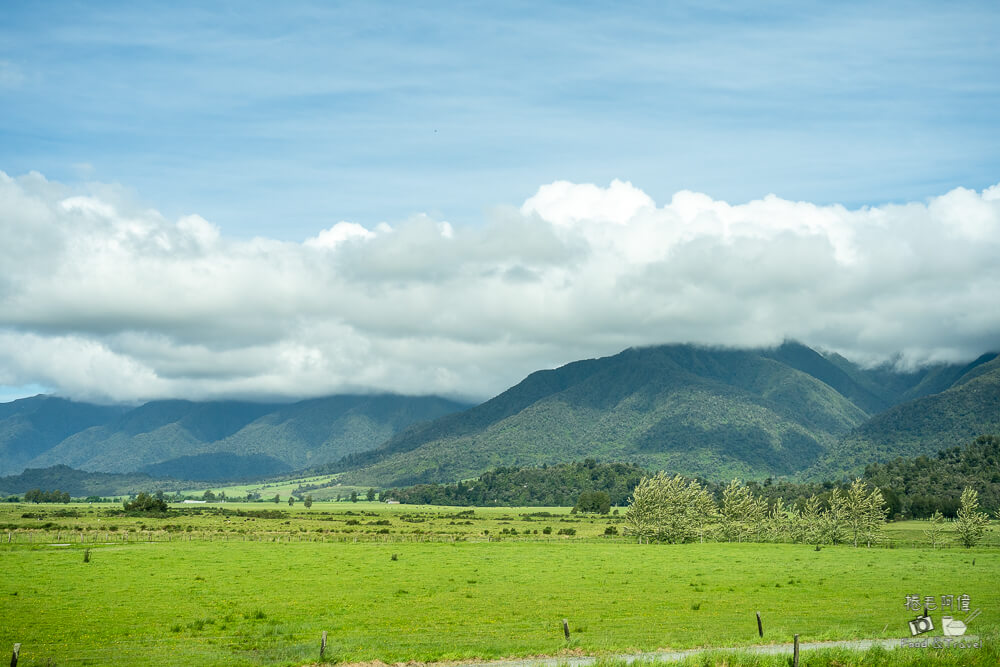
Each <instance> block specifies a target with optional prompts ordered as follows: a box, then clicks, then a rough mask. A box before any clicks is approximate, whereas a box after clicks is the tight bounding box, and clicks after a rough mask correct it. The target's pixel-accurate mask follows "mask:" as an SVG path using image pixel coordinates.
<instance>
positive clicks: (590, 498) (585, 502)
mask: <svg viewBox="0 0 1000 667" xmlns="http://www.w3.org/2000/svg"><path fill="white" fill-rule="evenodd" d="M573 511H575V512H594V513H596V514H607V513H608V512H610V511H611V496H609V495H608V493H607V491H584V492H583V493H581V494H580V497H579V498H577V500H576V506H575V507H573Z"/></svg>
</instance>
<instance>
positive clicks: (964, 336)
mask: <svg viewBox="0 0 1000 667" xmlns="http://www.w3.org/2000/svg"><path fill="white" fill-rule="evenodd" d="M0 239H2V241H3V242H2V243H0V265H2V267H3V271H2V272H0V385H8V386H18V385H28V384H40V385H42V386H45V387H49V388H51V389H52V390H53V391H55V392H57V393H59V394H62V395H65V396H70V397H74V398H79V399H86V400H97V401H131V400H142V399H152V398H162V397H173V396H183V397H186V398H211V397H243V398H247V397H250V398H265V397H266V398H277V397H302V396H310V395H313V396H315V395H323V394H330V393H335V392H348V391H376V390H377V391H396V392H402V393H407V394H430V393H435V394H445V395H450V396H457V397H469V398H485V397H488V396H490V395H493V394H495V393H497V392H499V391H502V390H503V389H505V388H506V387H508V386H510V385H512V384H513V383H515V382H516V381H518V380H519V379H520V378H521V377H523V376H524V375H525V374H526V373H527V372H530V371H532V370H535V369H537V368H542V367H553V366H555V365H558V364H561V363H565V362H568V361H570V360H573V359H578V358H584V357H592V356H598V355H602V354H607V353H610V352H615V351H617V350H619V349H621V348H623V347H627V346H636V345H646V344H655V343H665V342H687V341H697V342H699V343H707V344H722V345H738V346H759V345H767V344H772V343H777V342H780V341H781V340H782V339H785V338H794V339H799V340H803V341H806V342H809V343H810V344H811V345H813V346H821V347H826V348H829V349H832V350H836V351H840V352H842V353H844V354H845V355H847V356H849V357H851V358H853V359H862V360H868V361H872V362H874V361H879V360H884V359H888V358H891V357H892V356H893V355H894V354H896V353H900V354H901V355H902V356H901V357H900V358H899V360H900V362H901V363H903V364H911V365H912V364H920V363H923V362H927V361H935V360H949V361H954V360H960V359H965V358H972V357H974V356H976V355H977V354H978V353H980V352H983V351H985V350H988V349H993V348H996V347H997V346H998V342H1000V309H998V308H996V304H997V294H1000V266H998V264H997V262H996V257H997V256H998V254H1000V253H998V251H1000V185H998V186H993V187H992V188H988V189H986V190H984V191H982V192H976V191H971V190H965V189H956V190H952V191H951V192H948V193H946V194H944V195H942V196H940V197H936V198H933V199H931V200H929V201H926V202H912V203H905V204H888V205H883V206H876V207H866V208H862V209H858V210H848V209H846V208H844V207H841V206H819V205H814V204H810V203H808V202H792V201H786V200H783V199H780V198H778V197H774V196H767V197H764V198H763V199H760V200H756V201H752V202H749V203H745V204H730V203H727V202H724V201H718V200H714V199H712V198H711V197H710V196H708V195H706V194H701V193H695V192H687V191H683V192H678V193H677V194H675V195H674V196H673V198H672V199H671V201H669V202H666V203H665V204H662V205H657V203H656V202H654V201H653V200H652V199H651V198H650V197H649V196H647V195H646V194H645V193H643V192H642V191H640V190H638V189H636V188H634V187H633V186H632V185H631V184H629V183H623V182H620V181H614V182H612V183H611V184H610V185H609V186H608V187H600V186H596V185H587V184H572V183H566V182H557V183H552V184H550V185H546V186H543V187H541V188H539V190H538V191H537V193H536V194H534V195H533V196H532V197H530V198H529V199H528V200H527V201H526V202H524V204H523V205H522V206H520V207H519V208H514V207H509V208H500V209H497V210H495V211H493V212H492V213H491V214H490V215H489V216H488V219H487V220H486V221H485V222H484V223H482V224H459V223H457V222H454V221H451V222H449V221H444V220H436V219H432V218H430V217H427V216H416V217H413V218H411V219H409V220H405V221H402V222H395V223H392V224H387V223H383V224H380V225H378V226H374V227H372V228H365V227H363V226H361V225H359V224H356V223H352V222H339V223H337V224H334V225H331V226H330V227H329V228H328V229H325V230H320V231H318V232H317V234H316V235H315V236H313V237H312V238H308V239H305V240H303V242H301V243H294V242H287V241H277V240H271V239H266V238H252V239H245V238H230V237H227V236H225V235H223V234H222V233H220V230H219V229H218V228H217V227H216V226H214V225H213V224H212V223H211V222H209V221H206V220H204V219H202V218H201V217H199V216H197V215H189V216H185V217H181V218H179V219H176V220H170V219H166V218H165V217H164V216H162V215H161V214H159V213H158V212H156V211H154V210H149V209H148V208H146V207H144V206H142V205H140V204H137V203H136V201H135V198H134V196H131V195H129V194H128V193H126V192H125V191H123V190H122V189H121V188H119V187H112V186H100V185H94V186H91V187H90V188H89V189H88V190H87V191H86V192H83V191H78V190H71V189H69V188H67V187H65V186H63V185H61V184H59V183H55V182H51V181H48V180H46V179H45V178H44V177H43V176H41V175H39V174H35V173H32V174H28V175H26V176H22V177H19V178H12V177H9V176H7V175H6V174H3V173H2V172H0Z"/></svg>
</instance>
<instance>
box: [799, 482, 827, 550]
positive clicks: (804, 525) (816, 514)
mask: <svg viewBox="0 0 1000 667" xmlns="http://www.w3.org/2000/svg"><path fill="white" fill-rule="evenodd" d="M795 533H796V536H797V537H798V541H801V542H805V543H806V544H819V543H820V542H822V541H823V516H822V512H821V510H820V500H819V498H818V497H817V496H816V495H815V494H813V495H811V496H809V498H807V499H806V501H805V503H804V504H803V506H802V510H801V511H800V512H799V513H798V515H797V517H796V521H795Z"/></svg>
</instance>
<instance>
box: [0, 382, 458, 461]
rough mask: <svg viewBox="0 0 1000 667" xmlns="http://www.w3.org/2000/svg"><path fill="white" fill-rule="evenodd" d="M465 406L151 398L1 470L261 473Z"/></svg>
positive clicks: (431, 401) (364, 444) (323, 456)
mask: <svg viewBox="0 0 1000 667" xmlns="http://www.w3.org/2000/svg"><path fill="white" fill-rule="evenodd" d="M465 407H467V406H466V405H463V404H460V403H456V402H454V401H449V400H446V399H443V398H438V397H410V396H396V395H376V396H331V397H327V398H319V399H313V400H307V401H300V402H298V403H292V404H290V405H274V404H263V403H249V402H239V401H213V402H205V403H195V402H191V401H178V400H173V401H153V402H151V403H147V404H145V405H142V406H140V407H138V408H135V409H132V410H128V411H122V410H121V409H118V411H117V413H115V414H114V415H113V416H114V418H113V419H110V420H104V422H103V423H97V424H96V425H92V426H91V425H90V424H84V425H82V427H81V428H77V429H76V432H74V433H72V434H71V435H64V436H63V437H62V438H60V439H59V440H55V438H52V439H50V440H49V441H47V442H45V443H44V444H39V445H38V446H36V447H35V449H34V451H33V454H34V456H33V457H31V458H30V459H24V458H22V460H20V461H19V462H18V465H10V466H8V467H7V469H6V470H7V472H15V473H16V472H20V470H21V469H24V468H25V467H31V468H45V467H49V466H52V465H56V464H65V465H69V466H72V467H73V468H79V469H82V470H93V471H104V472H132V471H136V470H142V471H148V472H151V473H156V474H168V475H170V476H173V477H177V478H184V479H205V478H206V476H208V477H210V478H215V479H218V478H219V477H225V478H235V477H246V476H250V475H257V476H260V475H268V474H274V473H279V472H284V471H287V470H293V469H298V468H304V467H307V466H310V465H316V464H320V463H325V462H328V461H334V460H337V459H339V458H341V457H343V456H345V455H348V454H352V453H356V452H361V451H364V450H366V449H371V448H373V447H376V446H377V445H378V444H380V443H382V442H384V441H385V440H386V439H388V438H390V437H391V436H392V435H394V434H395V433H398V432H399V431H401V430H402V429H404V428H406V427H407V426H409V425H411V424H413V423H415V422H419V421H426V420H431V419H435V418H437V417H440V416H442V415H445V414H448V413H450V412H455V411H456V410H460V409H463V408H465ZM53 441H54V442H53ZM222 454H226V456H221V455H222Z"/></svg>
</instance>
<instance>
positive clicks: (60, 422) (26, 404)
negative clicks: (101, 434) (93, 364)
mask: <svg viewBox="0 0 1000 667" xmlns="http://www.w3.org/2000/svg"><path fill="white" fill-rule="evenodd" d="M125 410H126V408H123V407H108V406H102V405H91V404H89V403H77V402H75V401H68V400H66V399H64V398H56V397H54V396H34V397H31V398H22V399H20V400H16V401H11V402H10V403H0V475H7V474H11V473H18V472H20V471H21V470H23V469H24V468H25V464H27V463H28V462H29V461H31V460H32V459H33V458H35V457H36V456H38V455H39V454H42V453H44V452H45V451H46V450H48V449H49V448H51V447H54V446H55V445H57V444H58V443H59V442H61V441H62V440H63V439H65V438H67V437H68V436H70V435H72V434H74V433H77V432H79V431H81V430H83V429H87V428H90V427H92V426H96V425H99V424H105V423H107V422H109V421H111V420H113V419H115V418H117V417H118V416H120V415H121V414H122V413H123V412H125Z"/></svg>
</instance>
